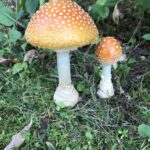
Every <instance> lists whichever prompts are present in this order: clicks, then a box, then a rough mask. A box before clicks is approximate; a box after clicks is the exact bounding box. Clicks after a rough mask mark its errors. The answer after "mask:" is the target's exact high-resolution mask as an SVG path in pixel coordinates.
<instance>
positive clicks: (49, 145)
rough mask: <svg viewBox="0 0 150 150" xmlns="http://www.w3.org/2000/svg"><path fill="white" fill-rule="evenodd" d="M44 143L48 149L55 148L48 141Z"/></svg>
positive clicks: (52, 149) (53, 149)
mask: <svg viewBox="0 0 150 150" xmlns="http://www.w3.org/2000/svg"><path fill="white" fill-rule="evenodd" d="M46 145H47V147H48V149H50V150H56V149H55V147H54V146H53V144H52V143H50V142H48V141H47V142H46Z"/></svg>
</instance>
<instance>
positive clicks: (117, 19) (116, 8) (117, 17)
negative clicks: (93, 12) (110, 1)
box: [112, 3, 120, 24]
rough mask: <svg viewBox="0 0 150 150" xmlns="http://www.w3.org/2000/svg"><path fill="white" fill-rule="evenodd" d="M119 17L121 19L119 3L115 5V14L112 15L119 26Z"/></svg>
mask: <svg viewBox="0 0 150 150" xmlns="http://www.w3.org/2000/svg"><path fill="white" fill-rule="evenodd" d="M119 17H120V11H119V9H118V3H117V4H116V5H115V7H114V11H113V14H112V18H113V21H114V22H115V23H116V24H119Z"/></svg>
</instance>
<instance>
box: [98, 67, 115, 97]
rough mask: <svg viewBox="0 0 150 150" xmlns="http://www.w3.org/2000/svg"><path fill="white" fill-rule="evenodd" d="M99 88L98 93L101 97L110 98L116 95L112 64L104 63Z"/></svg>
mask: <svg viewBox="0 0 150 150" xmlns="http://www.w3.org/2000/svg"><path fill="white" fill-rule="evenodd" d="M98 88H99V89H98V91H97V94H98V96H99V97H100V98H109V97H111V96H113V95H114V88H113V84H112V81H111V65H103V69H102V74H101V81H100V84H99V86H98Z"/></svg>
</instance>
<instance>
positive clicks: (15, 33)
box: [9, 29, 22, 43]
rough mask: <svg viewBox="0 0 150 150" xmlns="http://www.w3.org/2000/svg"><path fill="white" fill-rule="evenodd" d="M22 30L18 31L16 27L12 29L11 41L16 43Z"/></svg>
mask: <svg viewBox="0 0 150 150" xmlns="http://www.w3.org/2000/svg"><path fill="white" fill-rule="evenodd" d="M21 36H22V35H21V32H19V31H17V30H16V29H12V30H10V32H9V42H11V43H15V42H16V41H17V40H18V39H20V38H21Z"/></svg>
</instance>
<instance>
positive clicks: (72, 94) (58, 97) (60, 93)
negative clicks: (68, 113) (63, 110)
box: [54, 84, 79, 107]
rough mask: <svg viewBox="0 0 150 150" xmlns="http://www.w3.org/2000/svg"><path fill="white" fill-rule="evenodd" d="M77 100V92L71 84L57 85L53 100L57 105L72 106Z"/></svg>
mask: <svg viewBox="0 0 150 150" xmlns="http://www.w3.org/2000/svg"><path fill="white" fill-rule="evenodd" d="M78 101H79V94H78V92H77V91H76V89H75V88H74V86H73V85H72V84H70V85H67V86H61V85H59V86H58V87H57V89H56V91H55V93H54V102H55V103H56V104H57V105H58V106H63V107H73V106H75V105H76V104H77V103H78Z"/></svg>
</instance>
